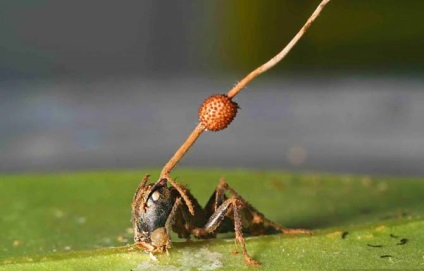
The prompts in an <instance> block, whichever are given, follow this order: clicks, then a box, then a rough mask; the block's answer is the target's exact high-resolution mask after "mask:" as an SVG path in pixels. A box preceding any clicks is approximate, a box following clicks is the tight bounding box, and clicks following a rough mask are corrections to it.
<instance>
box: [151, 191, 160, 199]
mask: <svg viewBox="0 0 424 271" xmlns="http://www.w3.org/2000/svg"><path fill="white" fill-rule="evenodd" d="M159 197H160V193H159V192H158V191H155V192H153V193H152V196H151V198H152V200H153V201H157V200H158V199H159Z"/></svg>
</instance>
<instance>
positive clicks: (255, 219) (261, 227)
mask: <svg viewBox="0 0 424 271" xmlns="http://www.w3.org/2000/svg"><path fill="white" fill-rule="evenodd" d="M217 191H224V192H225V191H228V192H229V193H230V195H231V196H232V197H237V198H239V199H240V200H241V201H242V202H243V203H244V205H245V206H246V208H245V209H244V210H245V211H246V212H247V213H249V214H250V216H251V217H252V218H251V219H250V220H251V224H250V226H249V232H250V233H251V234H252V235H262V234H266V233H267V229H269V228H270V227H271V228H274V229H275V230H278V231H280V232H282V233H284V234H287V235H297V234H308V235H311V234H312V232H311V231H310V230H306V229H287V228H284V227H282V226H280V225H279V224H278V223H275V222H273V221H271V220H269V219H268V218H266V217H265V215H264V214H262V213H261V212H259V211H258V210H256V209H255V208H254V207H253V206H252V205H251V204H249V203H248V202H247V201H246V200H245V199H244V198H243V197H241V196H240V195H239V194H238V193H237V192H236V191H235V190H234V189H233V188H231V187H230V186H229V185H228V183H227V182H225V181H224V179H222V178H221V179H220V181H219V184H218V188H217ZM249 214H246V215H249Z"/></svg>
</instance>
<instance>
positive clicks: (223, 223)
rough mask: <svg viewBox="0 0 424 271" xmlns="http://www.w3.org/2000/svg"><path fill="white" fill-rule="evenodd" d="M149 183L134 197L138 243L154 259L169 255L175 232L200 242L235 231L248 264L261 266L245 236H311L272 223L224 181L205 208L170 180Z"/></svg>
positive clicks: (144, 182)
mask: <svg viewBox="0 0 424 271" xmlns="http://www.w3.org/2000/svg"><path fill="white" fill-rule="evenodd" d="M147 181H148V176H146V177H145V178H144V179H143V180H142V182H141V183H140V185H139V187H138V188H137V191H136V193H135V195H134V200H133V203H132V222H133V228H134V241H135V242H136V244H137V245H138V246H139V247H140V248H142V249H143V250H145V251H146V252H149V253H150V255H151V256H152V257H154V256H153V254H154V253H163V252H167V251H168V249H169V248H170V247H171V237H170V234H171V230H172V231H174V232H175V233H177V234H178V237H180V238H186V239H189V238H190V236H194V237H196V238H199V239H208V238H215V237H216V235H217V234H218V233H225V232H230V231H234V232H235V237H236V242H238V244H240V246H241V248H242V251H243V255H244V258H245V261H246V263H247V264H250V265H258V262H257V261H255V260H253V259H252V258H251V257H250V255H249V254H248V253H247V250H246V245H245V241H244V238H243V233H248V234H250V235H263V234H267V233H272V232H276V231H279V232H283V233H285V234H298V233H309V231H307V230H302V229H285V228H283V227H281V226H280V225H278V224H277V223H274V222H272V221H270V220H268V219H267V218H265V216H264V215H263V214H262V213H260V212H258V211H257V210H256V209H255V208H254V207H253V206H251V205H250V204H249V203H248V202H247V201H246V200H245V199H243V198H242V197H241V196H240V195H239V194H238V193H236V192H235V191H234V190H233V189H232V188H231V187H230V186H229V185H228V184H227V183H226V182H225V181H224V180H221V181H220V182H219V184H218V187H217V188H216V189H215V191H214V192H213V193H212V196H211V197H210V199H209V201H208V202H207V204H206V206H205V207H204V208H202V207H201V206H200V204H199V203H198V201H197V200H196V199H195V198H194V196H193V195H192V194H191V193H190V192H189V191H188V190H187V189H184V192H185V193H186V195H187V197H188V200H189V201H190V202H189V203H187V202H186V201H185V199H184V198H183V196H182V195H181V194H180V192H179V191H178V190H177V189H176V188H175V187H173V186H168V180H167V179H166V178H162V179H159V180H158V181H157V182H156V183H154V184H153V183H152V184H148V185H147ZM227 194H228V196H227ZM186 199H187V198H186ZM189 205H191V206H192V207H193V210H194V214H193V215H192V214H191V213H190V211H189V207H188V206H189Z"/></svg>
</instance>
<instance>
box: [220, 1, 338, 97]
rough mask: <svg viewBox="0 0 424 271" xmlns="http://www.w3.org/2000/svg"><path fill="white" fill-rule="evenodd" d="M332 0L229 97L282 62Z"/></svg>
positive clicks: (229, 95) (231, 92) (239, 84)
mask: <svg viewBox="0 0 424 271" xmlns="http://www.w3.org/2000/svg"><path fill="white" fill-rule="evenodd" d="M328 2H330V0H323V1H322V2H321V3H320V4H319V5H318V7H317V8H316V9H315V11H314V12H313V13H312V15H311V17H309V19H308V20H307V21H306V23H305V24H304V25H303V27H302V28H301V29H300V30H299V32H297V34H296V36H294V37H293V39H292V40H291V41H290V42H289V43H288V44H287V45H286V47H284V48H283V50H281V51H280V52H279V53H278V54H277V55H275V56H274V57H273V58H271V59H270V60H268V61H267V62H266V63H265V64H263V65H261V66H259V67H258V68H256V69H255V70H253V71H252V72H251V73H249V74H248V75H247V76H246V77H244V78H243V79H242V80H241V81H240V82H239V83H238V84H237V85H235V86H234V87H233V88H232V89H231V90H230V91H229V92H228V94H227V96H228V97H230V98H233V97H234V96H236V95H237V94H238V93H239V92H240V91H241V90H242V89H243V88H244V87H246V85H247V84H248V83H249V82H250V81H252V80H253V79H254V78H255V77H257V76H258V75H260V74H262V73H264V72H266V71H267V70H269V69H271V68H272V67H274V66H275V65H276V64H277V63H278V62H280V61H281V60H282V59H283V58H284V57H285V56H286V55H287V54H288V53H289V52H290V50H291V49H292V48H293V47H294V46H295V45H296V43H297V42H298V41H299V40H300V38H302V36H303V35H304V34H305V33H306V31H307V30H308V28H309V27H310V26H311V25H312V23H313V22H314V21H315V19H316V18H317V17H318V15H319V14H320V13H321V11H322V10H323V8H324V7H325V5H327V4H328Z"/></svg>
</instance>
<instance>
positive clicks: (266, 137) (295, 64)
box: [0, 0, 424, 176]
mask: <svg viewBox="0 0 424 271" xmlns="http://www.w3.org/2000/svg"><path fill="white" fill-rule="evenodd" d="M318 3H319V1H310V0H308V1H306V0H286V1H283V0H273V1H271V0H270V1H259V0H257V1H241V0H239V1H224V0H220V1H208V2H202V1H169V2H160V1H131V0H123V1H98V0H93V1H81V0H73V1H63V0H43V1H42V0H39V1H34V0H32V1H29V0H28V1H23V0H15V1H11V0H5V1H1V2H0V20H1V23H0V98H1V99H0V172H33V171H37V172H39V171H44V172H50V171H67V170H91V169H111V168H145V167H158V168H159V167H161V166H163V165H164V163H165V162H166V161H167V160H168V159H169V158H170V157H171V155H172V154H173V153H174V152H175V150H176V149H177V148H178V147H179V145H180V144H181V143H182V142H183V141H184V140H185V138H186V137H187V135H188V134H189V132H190V131H191V130H192V129H193V128H194V126H195V125H196V123H197V121H198V120H197V108H198V106H199V105H200V103H201V102H202V100H203V99H204V98H206V97H207V96H209V95H210V94H213V93H225V92H227V91H228V89H230V88H231V87H232V86H233V85H234V83H236V82H237V80H240V79H241V78H242V77H244V75H245V74H246V73H247V72H249V71H251V70H252V69H254V68H255V67H257V66H258V65H260V64H262V63H264V62H265V61H267V60H268V59H269V58H271V57H272V56H273V55H275V54H276V53H277V52H278V51H280V50H281V49H282V48H283V47H284V46H285V44H287V42H288V41H289V40H290V39H291V38H292V37H293V36H294V35H295V34H296V32H297V31H298V30H299V29H300V27H301V26H302V25H303V24H304V22H305V21H306V19H307V18H308V17H309V15H310V14H311V13H312V11H313V10H314V9H315V8H316V6H317V5H318ZM423 10H424V1H422V0H415V1H414V0H409V1H394V0H373V1H368V0H356V1H351V0H350V1H349V0H333V1H332V2H330V4H329V5H328V6H327V7H326V9H324V11H323V13H322V15H321V16H320V17H319V18H318V20H317V21H316V22H315V24H314V25H312V27H311V29H310V30H309V31H308V33H307V34H306V36H305V37H304V38H303V39H302V40H301V41H300V42H299V44H298V45H297V46H296V47H295V48H294V49H293V51H292V52H291V53H290V54H289V55H288V57H287V58H286V59H284V60H283V62H282V63H280V64H279V65H278V66H277V67H276V68H275V69H273V70H271V71H269V72H267V73H266V74H264V75H262V76H261V77H259V78H258V79H256V80H255V81H253V82H252V83H251V84H250V85H249V86H248V87H247V89H246V90H244V91H243V92H242V93H241V94H240V95H239V96H237V98H236V101H237V102H238V103H239V105H240V107H241V111H240V113H239V115H238V117H237V118H236V120H235V121H234V123H233V124H232V125H231V126H230V127H229V128H227V129H226V130H224V131H222V132H219V133H205V134H204V135H203V136H202V137H201V138H200V139H199V141H198V142H197V143H196V145H195V146H194V147H193V148H192V149H191V150H190V152H189V153H188V154H187V156H186V157H185V158H184V159H183V160H182V162H181V166H185V167H229V168H236V167H241V168H259V169H290V170H311V171H329V172H344V173H363V174H378V175H417V176H424V166H423V160H424V140H423V139H422V137H423V135H424V125H423V116H424V107H423V106H422V104H423V102H424V91H423V90H424V79H423V74H424V54H423V48H424V24H423V23H422V21H421V17H422V14H423Z"/></svg>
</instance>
